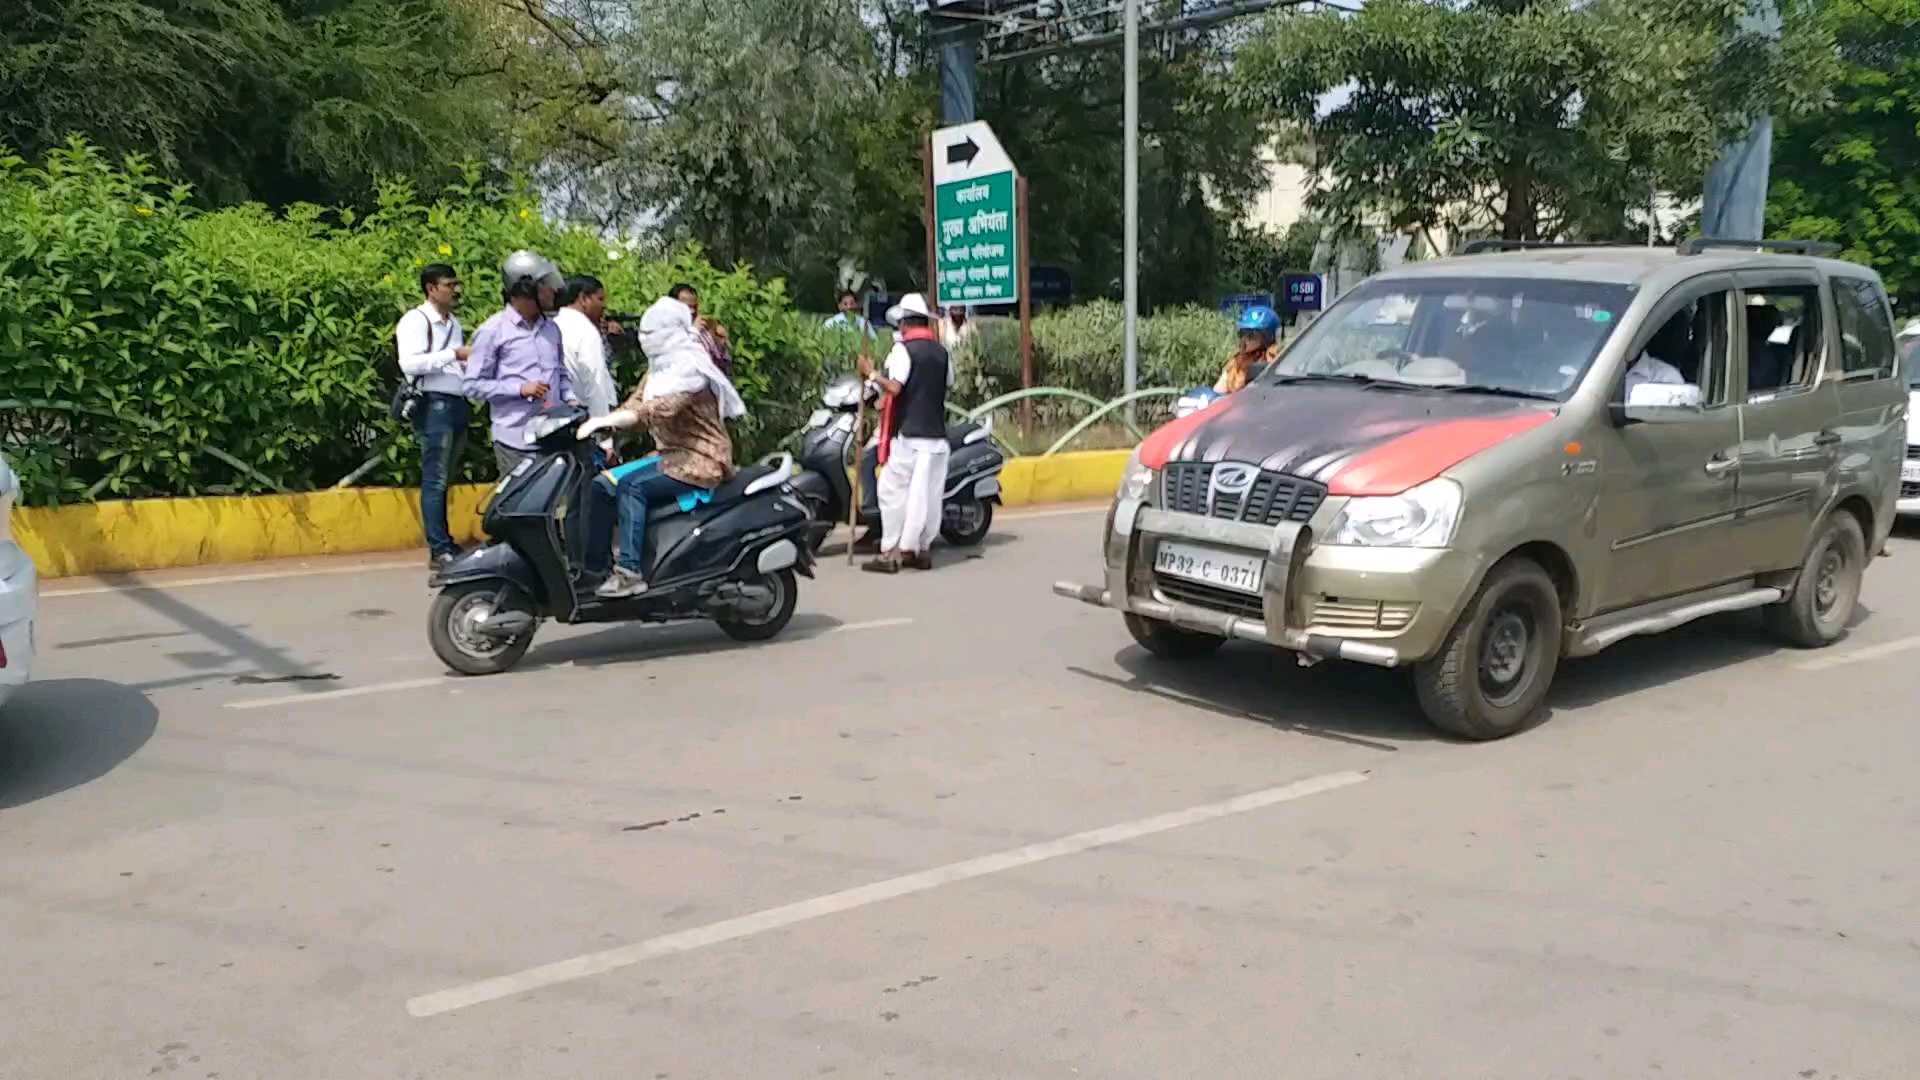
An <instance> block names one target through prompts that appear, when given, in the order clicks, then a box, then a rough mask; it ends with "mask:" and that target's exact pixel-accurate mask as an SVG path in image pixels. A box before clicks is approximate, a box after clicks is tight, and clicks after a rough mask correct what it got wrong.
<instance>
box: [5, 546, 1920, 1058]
mask: <svg viewBox="0 0 1920 1080" xmlns="http://www.w3.org/2000/svg"><path fill="white" fill-rule="evenodd" d="M1099 527H1100V515H1099V514H1098V512H1093V513H1085V512H1080V513H1071V514H1057V513H1056V514H1052V515H1048V516H1033V517H1025V518H1013V517H1009V518H1007V519H1005V520H1004V521H1003V522H1002V523H1000V524H999V525H997V526H996V533H995V535H994V538H993V540H992V542H991V543H990V545H989V546H988V547H987V548H986V549H985V550H984V551H983V552H982V553H981V554H980V557H977V558H965V557H963V556H960V555H957V554H955V553H951V552H947V553H943V560H942V565H941V567H940V568H939V570H938V571H936V572H935V573H933V574H929V575H907V576H902V577H900V578H897V579H877V578H873V577H870V576H867V575H860V574H856V573H852V572H849V571H848V570H847V569H846V567H845V566H844V564H843V563H840V562H838V561H834V562H832V563H830V565H829V566H828V567H826V568H825V572H824V573H823V575H822V577H821V578H820V580H819V581H817V582H812V583H804V584H803V592H802V596H801V600H800V613H799V615H798V616H796V618H795V620H794V623H793V625H792V627H791V628H790V629H789V631H788V632H787V634H786V635H785V636H784V637H783V638H781V639H780V640H778V641H775V642H772V643H769V644H765V645H759V646H740V645H735V644H733V643H731V642H730V641H728V640H727V639H726V638H724V637H723V636H722V635H721V634H720V633H719V632H718V631H717V630H715V629H712V628H710V627H704V626H689V627H676V628H666V629H657V628H656V629H648V628H615V629H605V628H600V629H586V630H581V631H574V630H569V629H566V628H555V627H552V626H548V627H545V628H543V630H542V633H541V638H540V641H539V643H538V644H536V646H535V648H534V651H533V653H532V654H531V655H530V656H529V658H528V660H527V662H526V664H525V665H524V666H523V667H522V668H521V669H520V670H519V671H517V672H515V673H513V674H510V675H506V676H501V677H496V678H492V679H487V680H455V679H450V678H446V677H443V675H442V673H441V670H440V668H439V666H438V664H437V663H436V661H435V660H434V659H433V658H432V656H431V653H430V652H429V650H428V648H427V645H426V639H425V631H424V613H425V610H426V605H427V602H428V595H427V592H426V589H425V588H424V574H423V573H422V572H421V571H420V570H418V569H417V568H416V565H415V560H413V559H411V558H408V559H407V560H406V561H405V563H404V565H403V566H400V567H398V568H396V567H395V565H394V563H393V561H392V560H391V559H367V560H360V561H358V562H357V563H352V562H348V563H333V564H327V565H322V566H309V567H305V568H298V567H295V568H287V567H276V568H262V569H258V570H253V571H248V572H243V573H241V574H239V575H238V576H237V577H232V576H231V575H229V580H225V581H221V582H213V583H209V582H205V581H202V580H200V579H199V578H196V577H195V576H194V575H193V574H191V573H188V574H173V575H167V576H164V577H152V578H147V579H143V580H142V581H127V580H122V581H119V582H114V583H100V584H95V585H91V586H89V585H84V584H82V585H79V586H75V585H68V584H64V583H56V584H53V585H50V586H49V592H50V595H48V596H47V597H46V598H45V599H44V600H43V603H42V608H41V618H42V624H41V628H40V643H41V660H40V667H39V670H38V672H37V678H38V681H37V682H36V683H35V684H34V685H32V686H31V687H29V688H28V689H27V690H26V691H25V692H24V693H23V695H22V696H21V697H20V698H18V699H17V700H16V702H15V703H14V704H13V706H12V707H10V708H9V709H8V710H7V711H6V712H5V714H4V715H0V926H4V927H5V933H4V935H3V936H0V940H4V941H5V943H6V944H5V949H4V961H5V962H4V965H3V966H0V1032H4V1038H3V1039H0V1076H5V1077H8V1078H13V1077H33V1078H39V1077H49V1078H56V1077H57V1078H69V1077H144V1076H171V1077H184V1078H193V1080H199V1078H205V1080H216V1078H226V1080H234V1078H253V1077H261V1078H276V1080H278V1078H293V1077H317V1078H327V1080H344V1078H350V1077H380V1078H393V1077H431V1078H441V1077H561V1076H581V1077H622V1078H626V1077H638V1078H643V1080H644V1078H649V1077H651V1078H655V1080H669V1078H672V1080H680V1078H692V1077H756V1078H757V1077H822V1076H836V1077H887V1076H897V1077H912V1078H916V1080H918V1078H924V1077H949V1076H968V1077H1069V1076H1102V1077H1104V1076H1139V1077H1189V1076H1191V1077H1229V1076H1231V1077H1241V1076H1244V1077H1282V1076H1284V1077H1289V1078H1300V1077H1357V1076H1364V1077H1395V1078H1400V1077H1514V1078H1527V1080H1533V1078H1545V1077H1554V1078H1571V1077H1586V1078H1596V1077H1654V1076H1670V1077H1716V1078H1717V1077H1742V1078H1749V1077H1761V1078H1764V1077H1778V1078H1780V1080H1838V1078H1845V1080H1861V1078H1885V1080H1903V1078H1909V1077H1913V1076H1916V1075H1920V866H1917V860H1916V851H1917V850H1920V845H1917V844H1916V840H1917V839H1920V801H1916V798H1915V794H1914V791H1915V784H1914V778H1915V763H1916V762H1920V716H1917V715H1916V713H1917V712H1920V709H1917V708H1916V702H1917V701H1920V581H1916V574H1915V573H1914V569H1913V568H1914V567H1915V566H1916V565H1920V540H1916V539H1913V538H1911V535H1912V534H1909V538H1904V539H1896V541H1895V542H1894V544H1893V547H1892V549H1891V550H1892V552H1893V557H1892V558H1889V559H1884V560H1881V561H1880V562H1878V563H1877V564H1876V566H1875V568H1874V570H1873V571H1872V573H1871V574H1870V576H1869V578H1868V583H1867V591H1866V597H1865V604H1866V605H1867V607H1868V608H1869V613H1868V614H1867V615H1866V617H1865V618H1864V619H1863V621H1862V622H1861V623H1860V625H1859V626H1858V628H1857V629H1856V630H1855V631H1854V633H1853V635H1852V637H1851V638H1850V639H1849V640H1848V641H1846V642H1844V643H1842V644H1841V645H1839V646H1837V647H1836V648H1835V649H1833V650H1829V651H1827V652H1824V653H1817V654H1816V653H1801V652H1795V651H1792V650H1786V649H1781V648H1778V647H1776V646H1775V645H1774V644H1772V643H1771V642H1770V641H1769V640H1768V639H1767V638H1766V637H1765V636H1764V634H1763V633H1762V632H1761V630H1760V629H1759V628H1758V626H1757V623H1756V622H1755V621H1754V620H1753V619H1751V618H1747V617H1735V618H1725V619H1716V620H1712V621H1709V622H1705V623H1701V624H1696V625H1695V626H1693V627H1690V628H1686V629H1683V630H1681V631H1678V632H1675V633H1673V634H1669V635H1667V636H1665V637H1662V638H1658V639H1642V640H1638V641H1632V642H1628V643H1626V644H1624V645H1621V646H1619V647H1617V648H1615V649H1614V650H1612V651H1610V652H1608V653H1606V654H1603V655H1602V656H1600V657H1597V658H1594V659H1592V660H1587V661H1581V662H1575V663H1573V664H1571V665H1569V666H1568V667H1566V668H1564V669H1563V671H1562V675H1561V683H1560V685H1559V687H1558V689H1557V691H1556V693H1555V695H1554V698H1553V716H1552V718H1551V719H1550V720H1549V721H1548V722H1547V723H1546V724H1545V725H1543V726H1542V727H1540V728H1538V729H1536V730H1534V731H1531V732H1529V733H1527V734H1524V735H1522V736H1519V737H1516V738H1514V739H1511V740H1508V741H1506V742H1502V743H1498V744H1493V745H1465V744H1459V743H1453V742H1448V741H1444V740H1441V739H1437V738H1436V737H1435V736H1434V735H1433V733H1431V732H1430V731H1429V730H1428V729H1427V728H1425V727H1424V726H1423V725H1422V724H1421V722H1420V721H1419V719H1418V717H1417V715H1416V713H1415V711H1414V706H1413V702H1412V696H1411V690H1410V687H1409V686H1408V684H1407V680H1406V678H1405V677H1404V676H1403V675H1400V674H1396V673H1392V672H1383V671H1375V670H1370V669H1359V668H1343V667H1340V666H1338V665H1326V666H1322V667H1319V668H1315V669H1311V670H1303V669H1299V668H1296V667H1293V666H1291V665H1290V664H1289V663H1286V662H1283V661H1284V658H1283V657H1280V656H1278V655H1277V654H1271V653H1267V652H1264V651H1262V650H1259V649H1256V648H1253V647H1241V646H1237V645H1236V646H1230V647H1229V648H1227V649H1226V650H1224V651H1223V652H1222V653H1221V654H1220V655H1219V656H1217V657H1215V658H1213V659H1210V660H1207V661H1203V662H1200V663H1197V664H1194V665H1191V666H1180V665H1168V664H1164V663H1161V662H1158V661H1153V660H1150V659H1149V658H1148V657H1146V656H1145V654H1143V653H1141V652H1140V651H1139V650H1137V649H1135V648H1134V647H1132V645H1131V642H1130V640H1129V639H1128V638H1127V636H1126V634H1125V632H1124V630H1123V629H1122V628H1121V626H1120V624H1119V620H1118V618H1117V617H1115V616H1113V615H1111V614H1110V613H1106V612H1101V611H1098V610H1096V609H1093V608H1088V607H1084V606H1081V605H1078V604H1073V603H1070V602H1068V601H1064V600H1059V599H1057V598H1055V597H1053V596H1051V595H1050V594H1049V592H1048V586H1049V584H1050V583H1051V582H1052V581H1053V580H1054V579H1056V578H1059V577H1067V576H1080V577H1082V578H1084V577H1086V576H1087V575H1090V574H1092V573H1094V572H1095V557H1094V551H1095V545H1096V540H1097V533H1098V531H1099ZM205 576H206V575H204V574H202V575H201V577H205ZM140 585H145V586H149V587H130V586H140ZM154 586H157V587H154ZM76 587H79V588H81V589H82V590H83V591H81V592H78V593H73V592H69V593H67V594H65V595H59V594H53V593H54V590H57V589H69V590H70V589H73V588H76Z"/></svg>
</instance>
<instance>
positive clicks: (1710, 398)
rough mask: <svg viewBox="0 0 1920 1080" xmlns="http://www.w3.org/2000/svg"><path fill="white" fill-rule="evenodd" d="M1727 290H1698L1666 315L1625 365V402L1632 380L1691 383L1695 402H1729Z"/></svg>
mask: <svg viewBox="0 0 1920 1080" xmlns="http://www.w3.org/2000/svg"><path fill="white" fill-rule="evenodd" d="M1732 295H1733V294H1732V293H1731V292H1730V291H1728V290H1725V289H1721V290H1718V291H1715V292H1710V293H1703V294H1701V295H1700V296H1696V297H1694V298H1692V299H1691V300H1688V301H1687V302H1686V303H1684V304H1682V305H1681V306H1680V307H1679V309H1678V310H1675V311H1673V312H1672V313H1671V314H1669V315H1668V316H1667V318H1666V320H1665V321H1664V322H1662V323H1661V324H1660V326H1659V328H1658V329H1656V330H1655V331H1654V332H1653V334H1652V335H1651V336H1649V337H1648V338H1647V339H1646V340H1645V341H1644V342H1643V343H1642V344H1641V347H1640V351H1639V352H1638V353H1636V354H1635V356H1634V359H1633V360H1632V362H1631V363H1629V364H1628V365H1627V372H1626V377H1625V380H1624V383H1625V386H1624V392H1623V393H1617V394H1616V395H1615V400H1625V398H1626V397H1627V396H1628V395H1630V394H1631V393H1632V389H1633V387H1634V385H1635V384H1636V383H1643V382H1646V383H1655V384H1676V385H1682V386H1691V387H1696V388H1698V389H1699V391H1700V398H1699V400H1700V402H1701V404H1703V405H1705V406H1707V407H1709V408H1712V407H1714V406H1719V405H1726V404H1728V403H1730V402H1731V401H1732V400H1733V395H1732V392H1731V384H1732V381H1733V380H1732V373H1733V363H1732V360H1733V335H1732V333H1731V330H1730V328H1731V326H1732V323H1731V321H1730V319H1729V316H1728V305H1729V304H1730V303H1731V299H1732Z"/></svg>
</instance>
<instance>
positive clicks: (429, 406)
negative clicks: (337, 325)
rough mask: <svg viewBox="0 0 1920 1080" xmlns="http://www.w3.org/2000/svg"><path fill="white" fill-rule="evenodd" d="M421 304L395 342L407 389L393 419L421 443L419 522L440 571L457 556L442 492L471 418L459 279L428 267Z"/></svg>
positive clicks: (403, 319)
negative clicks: (456, 311)
mask: <svg viewBox="0 0 1920 1080" xmlns="http://www.w3.org/2000/svg"><path fill="white" fill-rule="evenodd" d="M420 291H421V292H422V293H424V294H425V295H426V300H425V302H424V303H422V304H421V305H420V306H419V307H417V308H414V309H413V310H412V311H409V312H407V313H406V314H405V315H402V316H400V323H399V325H398V326H396V327H394V331H393V337H394V343H395V345H396V346H397V347H398V351H399V354H400V373H401V375H402V376H404V377H405V379H406V382H405V383H403V384H402V385H401V388H400V390H399V391H398V392H397V393H395V395H394V401H393V413H394V419H396V420H404V421H407V422H409V423H411V424H412V425H413V430H414V433H415V434H416V435H418V436H419V438H420V474H421V475H420V523H421V527H422V529H423V530H424V531H425V533H426V538H427V560H428V568H429V569H432V570H438V569H440V568H441V567H442V566H445V565H446V564H447V563H449V562H452V561H453V558H454V556H456V555H458V554H460V547H459V545H457V544H455V543H454V541H453V534H452V531H451V530H450V529H449V528H448V526H447V485H448V484H449V483H450V482H451V480H452V475H453V470H454V469H455V468H456V467H457V466H458V465H459V462H460V451H461V449H462V448H463V447H464V446H465V445H466V438H467V421H468V418H469V416H470V415H471V411H470V409H469V407H468V405H467V397H466V393H465V392H464V391H463V390H462V388H461V377H462V376H463V375H464V374H465V368H466V363H467V355H468V349H467V346H466V343H465V340H464V338H463V337H462V334H461V331H460V320H459V319H457V318H455V317H454V314H453V309H454V308H455V307H456V306H458V305H459V303H460V277H459V275H458V274H456V273H455V272H454V269H453V267H451V266H448V265H446V264H444V263H433V264H431V265H428V266H426V267H424V268H422V269H421V271H420Z"/></svg>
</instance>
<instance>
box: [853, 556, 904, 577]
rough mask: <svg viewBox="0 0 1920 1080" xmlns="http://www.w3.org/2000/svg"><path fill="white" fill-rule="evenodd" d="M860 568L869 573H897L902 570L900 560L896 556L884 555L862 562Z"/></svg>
mask: <svg viewBox="0 0 1920 1080" xmlns="http://www.w3.org/2000/svg"><path fill="white" fill-rule="evenodd" d="M860 569H862V570H865V571H866V572H867V573H869V574H897V573H899V572H900V560H899V558H898V557H896V556H892V555H882V556H880V557H879V558H877V559H868V560H867V561H866V562H863V563H861V564H860Z"/></svg>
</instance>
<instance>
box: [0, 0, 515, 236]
mask: <svg viewBox="0 0 1920 1080" xmlns="http://www.w3.org/2000/svg"><path fill="white" fill-rule="evenodd" d="M478 2H480V0H455V2H452V3H446V2H437V0H194V2H183V0H41V2H36V3H31V4H18V5H13V6H12V8H10V9H9V13H8V18H7V19H6V20H4V21H0V142H4V143H6V144H8V145H10V146H11V147H13V148H14V149H15V150H17V151H19V152H21V153H22V154H23V155H25V156H26V157H28V158H30V159H37V158H39V157H41V156H43V155H44V154H45V153H46V152H47V151H49V150H50V149H52V148H54V147H57V146H60V145H62V144H63V143H64V141H65V140H66V138H67V137H68V136H69V135H70V134H79V135H83V136H85V137H86V138H88V139H89V140H91V141H92V142H94V143H95V144H97V145H99V146H101V147H102V148H103V149H105V150H107V151H108V152H110V153H111V154H113V155H115V156H119V155H122V154H126V153H134V152H138V153H142V154H145V155H147V156H149V157H150V158H152V159H153V160H154V162H155V163H156V164H157V165H158V166H159V167H160V168H161V170H162V171H163V172H165V173H166V174H168V175H170V176H172V177H174V178H176V179H179V180H183V181H187V182H190V183H192V184H193V185H194V186H195V190H196V192H197V195H198V197H200V198H201V199H203V200H205V201H207V202H210V203H216V204H217V203H232V202H239V201H243V200H250V199H251V200H260V201H264V202H268V203H272V204H285V203H289V202H293V201H297V200H310V201H317V202H328V203H360V204H368V203H370V202H371V199H372V196H373V188H374V183H375V178H376V177H378V176H382V175H397V176H406V177H409V178H412V179H415V180H417V181H419V182H421V183H422V184H423V185H425V186H429V187H437V186H438V185H439V184H441V183H444V182H446V181H448V180H451V179H454V178H456V177H457V176H458V171H457V168H458V164H459V163H460V162H461V161H462V160H466V159H488V158H491V157H492V156H493V155H494V154H495V153H496V152H497V151H499V150H501V149H503V148H504V143H503V140H502V134H503V131H504V125H505V118H504V117H503V115H502V114H501V112H500V111H499V110H498V108H497V107H496V106H497V103H498V95H497V94H496V93H494V92H493V91H491V90H489V89H486V88H484V87H476V86H474V85H470V82H472V81H476V80H477V81H480V82H484V81H485V79H486V78H488V77H489V75H488V73H487V72H486V70H485V66H484V64H483V63H482V62H481V58H480V56H479V53H480V52H481V50H482V49H483V48H484V47H485V43H484V42H482V41H481V39H480V38H479V36H478V33H477V29H478V23H477V21H476V19H475V17H474V13H473V10H472V8H471V7H470V6H469V5H470V4H473V3H478Z"/></svg>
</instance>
